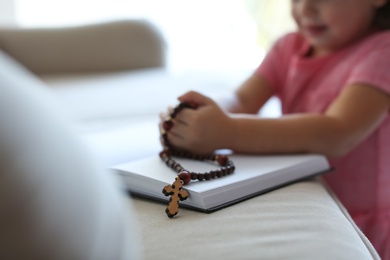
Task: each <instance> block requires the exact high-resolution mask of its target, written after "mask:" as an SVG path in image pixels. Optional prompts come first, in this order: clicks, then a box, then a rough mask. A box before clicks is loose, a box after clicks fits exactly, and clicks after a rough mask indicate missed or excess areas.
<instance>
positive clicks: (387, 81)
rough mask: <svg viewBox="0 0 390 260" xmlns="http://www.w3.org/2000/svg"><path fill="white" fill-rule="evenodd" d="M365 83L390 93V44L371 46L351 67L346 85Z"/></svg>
mask: <svg viewBox="0 0 390 260" xmlns="http://www.w3.org/2000/svg"><path fill="white" fill-rule="evenodd" d="M354 83H365V84H368V85H371V86H373V87H375V88H378V89H381V90H382V91H384V92H386V93H388V94H390V44H387V45H382V46H380V48H378V47H375V46H373V48H372V50H371V51H370V52H369V53H366V54H365V55H364V57H361V59H360V60H359V62H358V63H357V64H356V66H354V67H353V69H352V71H351V74H350V77H349V78H348V81H347V84H346V85H351V84H354Z"/></svg>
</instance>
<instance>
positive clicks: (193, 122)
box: [168, 91, 234, 154]
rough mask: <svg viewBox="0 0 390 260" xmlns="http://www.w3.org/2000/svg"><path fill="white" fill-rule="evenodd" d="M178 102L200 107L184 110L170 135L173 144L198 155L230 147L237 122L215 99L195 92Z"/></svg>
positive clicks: (189, 93) (175, 121)
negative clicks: (234, 122)
mask: <svg viewBox="0 0 390 260" xmlns="http://www.w3.org/2000/svg"><path fill="white" fill-rule="evenodd" d="M178 99H179V101H180V102H189V103H194V104H196V105H197V108H196V109H183V110H182V111H181V112H180V113H178V114H177V115H176V117H175V119H173V127H172V128H171V130H170V131H169V132H168V139H169V141H170V143H171V144H172V145H174V146H176V147H177V148H181V149H185V150H188V151H191V152H194V153H198V154H205V153H212V152H214V151H215V150H216V149H221V148H228V146H229V143H228V142H229V140H231V139H232V136H233V134H232V132H233V130H234V129H233V120H232V119H231V118H230V117H229V116H228V115H227V114H225V113H224V112H223V111H222V109H221V108H220V107H219V106H218V105H217V104H216V103H215V102H214V101H213V100H212V99H210V98H209V97H206V96H204V95H202V94H200V93H197V92H194V91H191V92H188V93H186V94H184V95H182V96H180V97H179V98H178Z"/></svg>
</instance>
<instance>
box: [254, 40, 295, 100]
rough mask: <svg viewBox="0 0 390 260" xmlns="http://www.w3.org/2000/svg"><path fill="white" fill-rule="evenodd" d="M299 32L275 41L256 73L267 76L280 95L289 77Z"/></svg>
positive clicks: (267, 79) (276, 92)
mask: <svg viewBox="0 0 390 260" xmlns="http://www.w3.org/2000/svg"><path fill="white" fill-rule="evenodd" d="M297 39H298V34H296V33H290V34H287V35H285V36H283V37H282V38H280V39H279V40H277V41H276V42H275V44H274V45H273V46H272V48H271V50H270V51H269V52H268V54H267V55H266V56H265V58H264V60H263V61H262V62H261V64H260V66H259V67H258V68H257V70H256V73H258V74H259V75H261V76H262V77H264V78H265V80H266V81H267V82H268V84H269V85H270V87H271V88H273V89H274V91H275V94H276V95H277V96H280V95H281V93H282V92H283V86H284V85H285V81H286V78H287V72H288V68H289V65H290V61H291V57H292V55H293V54H294V51H295V50H296V47H297V44H296V43H297Z"/></svg>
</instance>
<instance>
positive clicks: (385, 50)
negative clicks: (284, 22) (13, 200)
mask: <svg viewBox="0 0 390 260" xmlns="http://www.w3.org/2000/svg"><path fill="white" fill-rule="evenodd" d="M309 48H310V46H309V45H308V43H307V42H306V41H305V40H304V39H303V37H302V36H300V35H299V34H297V33H291V34H288V35H286V36H284V37H282V38H281V39H280V40H278V41H277V42H276V43H275V45H274V46H273V48H272V49H271V51H270V52H269V54H268V55H267V56H266V57H265V59H264V61H263V62H262V64H261V65H260V66H259V68H258V70H257V72H258V73H259V74H261V75H262V76H263V77H264V78H265V79H266V80H267V82H268V83H269V84H270V86H271V87H272V88H273V89H274V91H275V94H276V95H277V96H278V97H279V98H280V100H281V103H282V111H283V113H284V114H289V113H302V112H317V113H323V112H325V110H326V109H327V108H328V106H329V105H330V104H331V103H332V101H333V100H334V99H335V98H336V97H337V96H338V95H339V93H340V92H341V91H342V90H343V89H344V88H346V87H348V86H350V85H352V84H354V83H366V84H369V85H371V86H372V87H374V88H377V89H379V90H381V91H383V92H385V93H387V94H389V95H390V32H380V33H375V34H372V35H371V36H370V37H368V38H366V39H364V40H361V41H360V42H357V43H354V44H353V45H351V46H349V47H347V48H344V49H342V50H339V51H337V52H335V53H332V54H330V55H327V56H323V57H317V58H307V57H304V55H305V54H306V53H307V52H308V51H309ZM330 163H331V164H332V165H333V166H334V167H335V172H333V173H329V174H327V175H325V176H324V178H325V180H326V181H327V182H328V184H329V185H330V187H331V188H332V189H333V191H334V192H335V193H336V194H337V196H338V197H339V199H340V200H341V201H342V203H343V204H344V205H345V207H346V208H347V209H348V210H349V212H350V214H351V216H352V217H353V218H354V220H355V222H356V223H357V224H358V225H359V226H360V227H361V228H362V230H363V232H364V233H365V234H366V235H367V236H368V238H369V239H370V240H371V242H372V243H373V244H374V246H375V247H376V248H377V250H378V252H379V253H380V254H381V255H382V257H383V258H388V259H390V242H389V241H390V113H388V115H387V117H386V118H385V120H384V121H383V122H382V124H381V125H380V126H379V127H378V128H377V129H376V130H375V132H373V133H372V134H371V135H370V136H368V137H367V138H366V139H365V140H364V141H363V142H362V143H361V144H360V145H358V146H357V147H356V148H355V149H353V150H352V151H351V152H349V153H348V154H347V155H345V156H343V157H341V158H338V159H330ZM385 251H386V252H387V253H386V252H385Z"/></svg>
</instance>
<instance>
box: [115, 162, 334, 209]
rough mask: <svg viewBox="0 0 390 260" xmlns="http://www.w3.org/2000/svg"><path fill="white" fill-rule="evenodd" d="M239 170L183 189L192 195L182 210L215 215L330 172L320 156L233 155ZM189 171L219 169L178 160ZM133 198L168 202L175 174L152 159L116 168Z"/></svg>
mask: <svg viewBox="0 0 390 260" xmlns="http://www.w3.org/2000/svg"><path fill="white" fill-rule="evenodd" d="M229 159H230V160H232V161H233V162H234V165H235V166H236V170H235V172H234V173H233V174H231V175H227V176H224V177H221V178H215V179H211V180H208V181H191V182H190V183H189V184H187V185H185V186H184V188H185V189H186V190H187V192H188V193H189V197H188V199H187V200H185V201H181V202H180V205H181V206H183V207H188V208H192V209H195V210H199V211H204V212H212V211H215V210H218V209H220V208H223V207H226V206H229V205H232V204H234V203H237V202H240V201H242V200H245V199H248V198H250V197H253V196H256V195H259V194H262V193H264V192H267V191H270V190H273V189H276V188H279V187H281V186H284V185H287V184H289V183H292V182H295V181H298V180H302V179H305V178H308V177H311V176H315V175H319V174H322V173H325V172H328V171H329V170H330V166H329V164H328V161H327V159H326V158H325V157H324V156H321V155H272V156H260V155H230V156H229ZM177 161H178V162H179V163H180V164H181V165H182V166H183V167H184V168H186V169H188V170H190V171H194V172H208V171H210V170H215V169H217V168H218V166H217V165H215V164H214V163H212V162H200V161H195V160H189V159H181V158H180V159H177ZM112 169H113V170H114V171H115V172H117V173H119V174H120V175H121V177H122V178H123V180H124V183H125V185H126V187H127V188H128V190H129V191H130V193H132V194H133V195H138V196H143V197H147V198H152V199H155V200H161V201H168V200H169V197H166V196H165V195H164V194H163V193H162V190H163V188H164V186H166V185H168V184H169V185H170V184H172V183H173V181H174V180H175V177H176V173H175V172H174V171H173V170H172V169H171V168H169V167H168V166H166V165H165V163H164V162H163V161H162V160H161V158H160V157H159V156H158V155H156V156H153V157H149V158H145V159H141V160H137V161H132V162H129V163H125V164H120V165H116V166H113V167H112Z"/></svg>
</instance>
